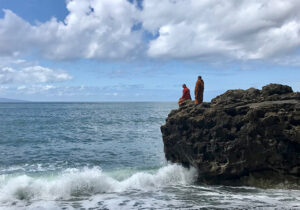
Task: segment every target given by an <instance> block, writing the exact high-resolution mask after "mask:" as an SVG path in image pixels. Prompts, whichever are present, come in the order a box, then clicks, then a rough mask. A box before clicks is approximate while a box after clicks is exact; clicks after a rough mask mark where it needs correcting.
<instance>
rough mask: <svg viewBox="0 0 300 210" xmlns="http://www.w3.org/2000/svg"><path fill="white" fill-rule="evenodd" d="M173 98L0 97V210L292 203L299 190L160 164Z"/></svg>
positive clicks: (299, 204) (297, 204) (299, 199)
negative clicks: (202, 178)
mask: <svg viewBox="0 0 300 210" xmlns="http://www.w3.org/2000/svg"><path fill="white" fill-rule="evenodd" d="M175 108H177V104H176V103H0V209H113V210H115V209H200V208H207V209H218V208H220V209H230V208H235V209H249V208H258V209H260V208H262V209H274V208H278V209H297V208H299V209H300V191H299V190H289V189H285V187H284V185H282V187H281V188H274V189H260V188H254V187H228V186H207V185H204V184H201V183H196V182H195V180H196V174H197V171H196V169H193V168H191V169H186V168H183V167H181V166H180V165H175V164H171V163H168V162H166V160H165V158H164V152H163V143H162V137H161V132H160V126H161V125H162V124H164V121H165V118H166V117H167V115H168V113H169V112H170V111H171V110H172V109H175Z"/></svg>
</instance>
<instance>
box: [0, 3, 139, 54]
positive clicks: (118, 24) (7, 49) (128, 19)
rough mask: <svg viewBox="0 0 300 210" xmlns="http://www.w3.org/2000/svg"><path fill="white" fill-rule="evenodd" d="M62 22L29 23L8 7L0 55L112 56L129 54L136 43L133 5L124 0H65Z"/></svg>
mask: <svg viewBox="0 0 300 210" xmlns="http://www.w3.org/2000/svg"><path fill="white" fill-rule="evenodd" d="M67 9H68V10H69V15H68V16H67V17H66V19H65V20H64V22H60V21H57V20H56V19H51V20H49V21H48V22H45V23H42V24H40V25H30V24H29V23H28V22H26V21H24V20H23V19H21V18H20V17H18V16H17V15H16V14H14V13H13V12H12V11H10V10H4V13H5V15H4V18H3V19H0V55H1V54H2V55H18V54H20V53H24V52H27V51H28V50H29V49H31V50H32V49H35V50H38V51H39V53H41V54H42V55H43V56H44V57H47V58H51V59H58V60H59V59H74V58H75V59H76V58H97V59H115V58H120V57H122V58H124V57H127V56H128V57H130V56H133V54H134V52H136V51H137V49H138V48H139V46H140V44H141V43H140V35H141V33H140V32H138V31H132V30H131V28H132V26H133V25H134V24H135V23H136V19H135V16H136V15H137V13H138V11H137V8H136V7H135V6H134V5H133V4H131V3H129V2H128V1H126V0H125V1H124V0H114V1H111V0H101V1H98V0H85V1H82V0H72V1H71V0H69V1H68V2H67Z"/></svg>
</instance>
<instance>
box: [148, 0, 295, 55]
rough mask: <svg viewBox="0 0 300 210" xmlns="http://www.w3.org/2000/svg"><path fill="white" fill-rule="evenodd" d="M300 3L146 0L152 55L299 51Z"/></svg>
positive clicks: (149, 51) (231, 0)
mask: <svg viewBox="0 0 300 210" xmlns="http://www.w3.org/2000/svg"><path fill="white" fill-rule="evenodd" d="M299 11H300V1H298V0H285V1H279V0H278V1H269V0H259V1H258V0H253V1H246V0H241V1H235V0H229V1H223V0H203V1H199V0H173V1H171V0H170V1H159V0H145V1H144V11H143V14H142V15H143V25H144V28H145V29H147V30H149V31H153V32H155V31H159V36H158V38H157V39H155V40H153V41H151V42H150V45H149V49H148V55H149V56H151V57H166V58H186V59H193V58H198V59H201V58H204V59H205V58H216V57H217V56H223V57H230V58H237V59H265V58H270V57H274V56H278V55H282V54H289V53H292V52H293V51H294V50H295V49H299V48H300V13H299Z"/></svg>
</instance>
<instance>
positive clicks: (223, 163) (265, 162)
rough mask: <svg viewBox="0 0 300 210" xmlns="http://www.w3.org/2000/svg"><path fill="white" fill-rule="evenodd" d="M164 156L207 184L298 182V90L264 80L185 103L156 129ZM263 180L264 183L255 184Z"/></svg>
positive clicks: (299, 129) (299, 137) (299, 140)
mask: <svg viewBox="0 0 300 210" xmlns="http://www.w3.org/2000/svg"><path fill="white" fill-rule="evenodd" d="M161 131H162V136H163V142H164V151H165V156H166V159H167V160H169V161H171V162H174V163H180V164H183V165H185V166H193V167H196V168H197V169H198V180H199V181H200V182H204V183H208V184H229V185H250V186H253V185H254V186H255V185H264V184H266V185H268V184H270V185H272V184H277V183H282V182H285V181H287V180H288V181H289V182H291V183H295V184H296V185H299V184H300V92H293V90H292V88H291V87H289V86H285V85H279V84H270V85H267V86H264V87H263V88H262V90H258V89H254V88H250V89H248V90H240V89H239V90H228V91H227V92H225V93H224V94H222V95H220V96H218V97H216V98H214V99H212V101H211V103H202V104H200V105H195V104H194V103H193V102H192V101H187V102H185V103H184V104H183V105H182V106H181V107H179V109H177V110H172V111H171V113H170V114H169V115H168V118H167V119H166V124H165V125H163V126H162V127H161ZM259 183H264V184H259Z"/></svg>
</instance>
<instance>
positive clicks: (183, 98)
mask: <svg viewBox="0 0 300 210" xmlns="http://www.w3.org/2000/svg"><path fill="white" fill-rule="evenodd" d="M182 88H183V90H182V96H181V98H180V99H179V101H178V104H179V105H181V104H182V102H184V101H186V100H192V97H191V94H190V89H188V88H187V86H186V85H185V84H183V85H182Z"/></svg>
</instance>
